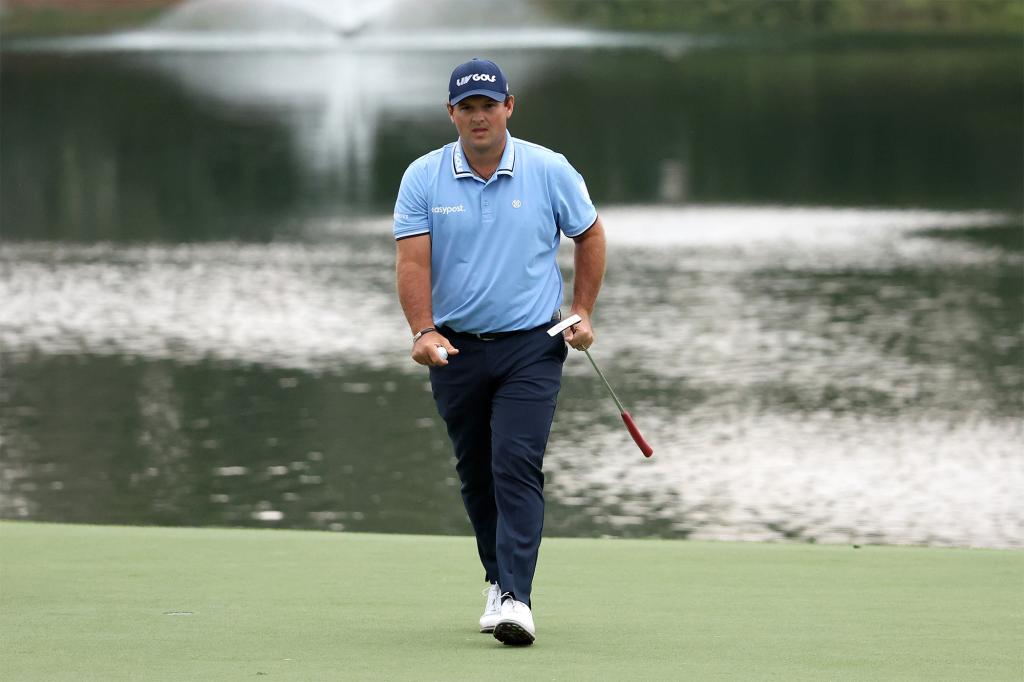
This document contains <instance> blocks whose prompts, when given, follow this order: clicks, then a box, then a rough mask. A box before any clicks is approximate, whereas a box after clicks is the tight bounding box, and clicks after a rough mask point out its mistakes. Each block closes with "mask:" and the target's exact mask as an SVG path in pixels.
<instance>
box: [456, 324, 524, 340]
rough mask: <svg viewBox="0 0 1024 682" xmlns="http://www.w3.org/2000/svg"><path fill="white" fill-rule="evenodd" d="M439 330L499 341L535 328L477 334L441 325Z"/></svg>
mask: <svg viewBox="0 0 1024 682" xmlns="http://www.w3.org/2000/svg"><path fill="white" fill-rule="evenodd" d="M437 331H439V332H441V334H442V335H444V336H448V337H454V338H459V337H460V336H461V337H463V338H470V339H476V340H477V341H497V340H498V339H507V338H508V337H510V336H515V335H516V334H525V333H526V332H531V331H533V329H516V330H513V331H508V332H483V333H480V334H477V333H475V332H457V331H455V330H454V329H452V328H451V327H444V326H441V327H438V328H437Z"/></svg>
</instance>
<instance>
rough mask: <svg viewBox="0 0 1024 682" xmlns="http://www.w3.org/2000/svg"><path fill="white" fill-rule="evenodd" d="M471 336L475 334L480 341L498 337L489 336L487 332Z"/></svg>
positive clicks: (492, 339)
mask: <svg viewBox="0 0 1024 682" xmlns="http://www.w3.org/2000/svg"><path fill="white" fill-rule="evenodd" d="M473 336H475V337H476V338H478V339H479V340H481V341H494V340H495V339H497V338H498V337H497V336H490V335H488V334H473Z"/></svg>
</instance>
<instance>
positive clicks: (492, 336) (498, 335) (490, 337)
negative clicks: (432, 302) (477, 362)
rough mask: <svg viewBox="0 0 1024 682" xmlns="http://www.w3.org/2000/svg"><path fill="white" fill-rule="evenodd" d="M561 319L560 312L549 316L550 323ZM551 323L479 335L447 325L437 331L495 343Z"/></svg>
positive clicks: (447, 334)
mask: <svg viewBox="0 0 1024 682" xmlns="http://www.w3.org/2000/svg"><path fill="white" fill-rule="evenodd" d="M561 319H562V311H560V310H556V311H555V314H554V315H552V316H551V322H558V321H559V320H561ZM551 322H546V323H544V324H542V325H540V326H539V327H533V328H532V329H514V330H512V331H508V332H481V333H479V334H478V333H476V332H457V331H455V330H454V329H452V328H451V327H449V326H447V325H441V326H440V327H438V328H437V331H439V332H440V333H441V334H443V335H444V336H454V337H459V336H461V337H463V338H467V337H468V338H471V339H476V340H477V341H497V340H498V339H507V338H508V337H510V336H515V335H516V334H525V333H526V332H532V331H535V330H537V329H545V328H547V327H548V325H550V324H551Z"/></svg>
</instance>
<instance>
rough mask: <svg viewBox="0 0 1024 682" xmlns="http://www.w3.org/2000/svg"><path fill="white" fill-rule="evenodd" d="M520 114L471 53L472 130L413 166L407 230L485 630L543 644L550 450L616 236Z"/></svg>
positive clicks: (418, 321)
mask: <svg viewBox="0 0 1024 682" xmlns="http://www.w3.org/2000/svg"><path fill="white" fill-rule="evenodd" d="M514 109H515V97H513V96H512V95H511V94H510V92H509V86H508V81H507V80H506V79H505V74H503V73H502V71H501V69H500V68H498V65H497V64H495V63H494V62H491V61H488V60H485V59H473V60H470V61H468V62H466V63H464V64H460V65H459V66H457V67H456V68H455V70H454V71H453V72H452V74H451V79H450V80H449V83H448V116H449V118H451V121H452V123H453V124H455V129H456V130H457V131H458V134H459V139H458V140H456V141H455V142H452V143H450V144H447V145H445V146H444V147H442V148H440V149H436V150H434V151H432V152H430V153H428V154H426V155H424V156H422V157H420V158H419V159H417V160H416V161H414V162H413V163H412V164H411V165H410V166H409V168H408V169H407V170H406V172H405V175H404V176H403V178H402V184H401V187H400V189H399V191H398V200H397V202H396V204H395V222H394V236H395V239H396V240H397V252H398V253H397V278H398V298H399V301H400V302H401V304H402V309H403V311H404V312H405V316H406V318H407V320H408V322H409V327H410V330H411V332H412V359H413V360H415V361H416V362H418V363H419V364H421V365H427V366H429V367H430V383H431V388H432V392H433V395H434V400H435V402H436V403H437V409H438V412H439V413H440V415H441V417H442V418H443V419H444V421H445V424H446V425H447V428H448V435H449V437H450V438H451V441H452V445H453V446H454V450H455V458H456V470H457V471H458V474H459V479H460V480H461V482H462V499H463V502H464V503H465V505H466V511H467V512H468V514H469V520H470V523H471V524H472V526H473V530H474V532H475V534H476V542H477V551H478V552H479V554H480V561H481V562H482V563H483V567H484V578H485V580H486V581H487V582H488V583H489V584H490V586H489V588H488V589H487V602H486V605H485V610H484V614H483V616H482V617H481V618H480V631H481V632H493V634H494V637H495V638H497V639H498V640H499V641H501V642H504V643H505V644H532V643H533V641H534V639H535V638H536V628H535V626H534V620H533V613H532V611H531V601H530V593H531V590H532V587H533V575H534V571H535V569H536V566H537V554H538V550H539V548H540V540H541V530H542V528H543V526H544V494H543V489H544V473H543V471H542V464H543V460H544V450H545V447H546V446H547V440H548V435H549V433H550V431H551V421H552V419H553V417H554V414H555V403H556V400H557V398H558V391H559V388H560V387H561V381H562V363H563V362H564V361H565V357H566V354H567V352H568V350H567V347H566V344H568V345H569V346H572V347H573V348H576V349H578V350H583V349H585V348H587V347H589V346H590V344H592V343H593V341H594V333H593V330H592V327H591V313H592V312H593V309H594V303H595V301H596V300H597V294H598V291H599V290H600V288H601V280H602V278H603V276H604V263H605V238H604V228H603V227H602V225H601V220H600V219H599V218H598V216H597V211H596V209H595V208H594V205H593V203H591V201H590V196H589V195H588V193H587V187H586V184H585V183H584V181H583V178H582V177H581V176H580V174H579V173H577V172H576V170H575V169H574V168H573V167H572V166H571V165H570V164H569V162H568V161H567V160H566V159H565V157H564V156H562V155H561V154H558V153H556V152H553V151H551V150H549V149H545V148H544V147H541V146H539V145H536V144H532V143H530V142H526V141H525V140H520V139H517V138H515V137H512V136H511V135H510V134H509V132H508V129H507V128H508V120H509V118H510V117H511V116H512V112H513V110H514ZM563 234H564V235H566V236H567V237H570V238H571V239H572V240H573V241H574V242H575V254H574V259H575V261H574V275H573V298H572V304H571V310H570V312H571V313H578V314H579V315H580V317H581V318H582V321H581V322H580V323H578V324H577V325H575V326H574V327H570V328H569V329H566V331H565V332H564V335H563V336H556V337H554V338H552V337H550V336H548V335H547V333H546V330H547V329H548V328H549V327H550V326H551V325H553V324H555V323H556V322H557V320H558V319H559V317H560V308H561V305H562V303H563V297H562V277H561V273H560V271H559V268H558V264H557V262H556V254H557V252H558V246H559V243H560V241H561V237H562V235H563Z"/></svg>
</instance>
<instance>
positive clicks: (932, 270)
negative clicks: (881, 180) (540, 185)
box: [0, 207, 1024, 547]
mask: <svg viewBox="0 0 1024 682" xmlns="http://www.w3.org/2000/svg"><path fill="white" fill-rule="evenodd" d="M999 218H1000V216H999V215H998V214H995V213H991V212H970V213H943V212H937V211H932V212H923V211H905V212H901V211H867V210H861V211H851V210H842V211H831V210H827V209H814V210H808V209H778V208H774V209H773V208H768V207H762V208H752V209H739V208H736V207H721V208H715V207H703V208H699V207H691V208H689V209H687V210H685V211H682V212H679V214H678V215H677V216H676V217H675V218H674V219H673V218H672V216H671V214H670V213H667V212H665V211H663V210H662V209H654V208H643V207H636V208H615V209H609V210H608V211H606V212H605V219H606V220H607V222H608V226H609V239H610V249H611V255H612V257H611V259H610V266H609V270H608V279H607V285H606V290H605V294H604V296H603V298H602V307H601V311H600V315H599V323H600V335H601V339H600V346H599V347H598V348H596V349H595V353H597V355H598V358H599V360H600V361H601V362H602V365H603V366H604V368H605V370H606V372H607V373H608V375H609V378H610V380H611V381H612V382H613V384H615V385H616V386H617V388H618V390H619V392H620V394H621V397H622V398H623V400H624V401H625V402H626V403H627V404H628V405H630V406H631V407H632V408H633V411H634V413H635V414H636V415H637V416H638V417H639V419H640V420H641V423H642V425H643V429H644V432H645V434H647V436H648V438H649V439H650V440H651V441H652V442H653V443H655V444H656V449H657V456H656V457H655V458H654V459H653V460H651V461H645V460H643V459H642V458H641V457H640V456H639V454H638V453H637V452H636V451H635V450H634V448H633V445H632V444H631V443H630V442H629V440H628V437H627V436H626V434H625V433H624V431H623V430H622V428H621V424H620V423H619V421H618V417H617V415H616V414H615V412H614V409H613V408H612V406H611V404H610V402H609V401H608V400H607V397H606V396H605V395H604V390H603V388H602V387H601V386H600V384H599V383H598V382H597V381H596V379H595V378H594V377H593V376H592V374H591V372H590V370H589V368H588V366H587V365H586V363H585V362H583V361H582V360H581V359H580V358H578V357H575V356H574V357H572V358H571V359H570V361H569V363H568V365H567V370H566V374H567V379H566V386H565V388H564V389H563V397H562V402H561V408H560V411H559V413H558V417H557V420H556V424H555V428H554V431H553V436H552V442H551V449H550V452H549V456H548V460H547V464H546V470H547V473H548V489H549V492H550V494H549V500H550V506H549V518H548V522H547V523H548V526H549V528H550V529H551V532H552V533H555V534H572V535H580V534H582V535H595V534H612V535H652V534H655V535H662V536H666V537H677V536H682V537H717V538H745V539H763V538H791V539H801V540H815V541H854V542H869V541H877V542H927V543H933V544H953V545H965V544H966V545H986V546H1014V547H1017V546H1024V532H1022V529H1024V516H1022V512H1021V510H1020V507H1019V505H1018V504H1017V490H1019V488H1020V487H1021V485H1024V468H1022V467H1021V461H1020V458H1019V452H1018V450H1019V442H1020V437H1021V435H1022V434H1021V422H1020V419H1019V415H1020V413H1021V401H1020V396H1021V395H1022V390H1021V389H1022V387H1024V377H1022V373H1021V370H1020V367H1021V354H1022V352H1021V345H1020V342H1019V339H1020V336H1019V333H1020V329H1021V316H1020V311H1019V307H1018V306H1017V303H1018V302H1019V300H1020V296H1021V293H1022V290H1024V283H1022V281H1021V277H1020V270H1021V264H1022V260H1024V252H1022V251H1021V249H1020V246H1019V245H1017V244H1016V242H1009V243H1005V244H1001V245H1000V243H999V242H993V241H991V239H988V240H986V239H963V237H962V235H963V234H964V233H970V232H978V233H985V232H989V231H991V228H989V227H987V225H988V224H989V222H990V221H992V220H996V219H999ZM673 220H675V222H673ZM655 223H657V224H659V225H660V228H659V229H655V230H651V231H649V232H648V234H647V238H646V239H645V240H642V242H641V241H640V240H637V239H636V231H637V229H638V225H639V224H645V225H650V224H655ZM971 225H973V226H974V227H973V228H969V227H968V226H971ZM726 226H734V227H735V229H732V230H730V229H725V227H726ZM781 226H785V229H782V228H781ZM311 229H313V230H314V232H315V235H312V236H309V237H308V238H309V239H310V240H311V241H316V242H317V243H316V244H315V245H314V244H309V245H302V244H271V245H246V246H241V245H237V244H223V245H221V244H212V245H181V246H149V247H134V248H124V247H113V246H109V245H96V246H71V245H59V244H47V243H23V244H8V245H5V246H3V247H2V248H0V266H2V267H0V298H2V299H3V300H4V301H5V306H4V307H3V308H2V309H0V334H2V341H3V347H4V356H3V357H4V362H5V366H7V367H8V369H7V371H6V372H5V375H4V379H3V391H4V400H3V410H2V411H0V419H2V427H3V430H4V433H5V438H6V442H5V463H4V479H3V480H4V489H5V490H4V492H5V494H4V497H3V499H4V502H3V509H2V510H0V513H2V515H4V516H7V517H12V516H14V517H18V516H27V517H30V518H44V519H66V520H80V521H106V522H138V521H144V522H153V523H189V524H197V525H199V524H206V523H217V524H233V525H280V526H288V527H315V528H325V529H334V530H385V531H391V530H401V531H416V532H465V531H466V528H465V520H464V519H463V516H462V513H461V510H460V507H459V503H458V496H457V490H458V485H457V481H456V480H455V478H454V475H453V472H452V469H451V455H450V452H449V445H448V443H447V439H446V437H445V434H444V431H443V428H442V427H441V425H440V424H439V423H438V421H437V419H436V416H435V415H434V409H433V405H432V403H431V399H430V396H429V392H428V390H427V386H426V383H425V377H424V375H423V373H422V372H421V371H419V368H418V367H416V366H415V365H413V364H412V363H411V362H409V361H408V359H407V353H408V348H407V341H406V337H407V334H406V333H405V330H404V327H403V325H402V323H401V315H400V312H399V311H398V309H397V305H396V303H395V302H394V295H393V292H392V284H391V277H392V272H391V262H392V261H391V258H392V255H391V254H392V249H393V246H392V244H391V240H390V237H389V235H388V229H387V220H386V219H379V220H374V221H364V222H357V223H353V224H350V225H345V224H334V225H333V226H328V225H324V224H317V225H315V226H313V227H312V228H311ZM996 232H997V233H998V232H999V229H996ZM851 233H853V234H851ZM1002 234H1005V235H1014V237H1015V236H1016V235H1017V230H1016V229H1015V228H1013V229H1009V230H1004V231H1003V232H1002ZM563 256H564V257H568V252H566V253H565V254H563ZM641 273H642V276H640V275H641ZM57 387H59V389H58V388H57Z"/></svg>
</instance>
